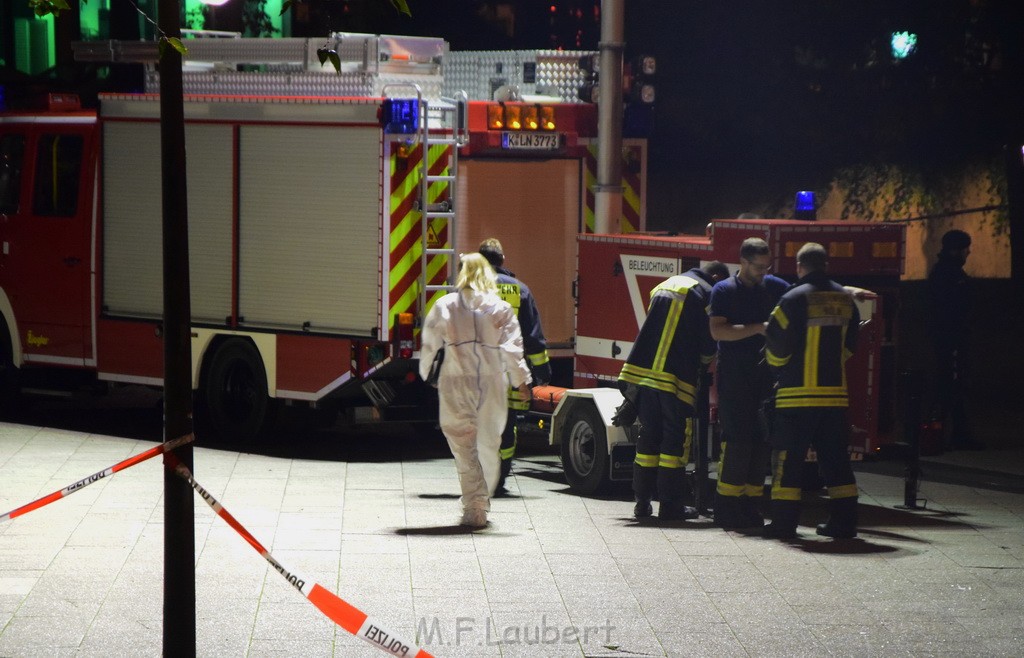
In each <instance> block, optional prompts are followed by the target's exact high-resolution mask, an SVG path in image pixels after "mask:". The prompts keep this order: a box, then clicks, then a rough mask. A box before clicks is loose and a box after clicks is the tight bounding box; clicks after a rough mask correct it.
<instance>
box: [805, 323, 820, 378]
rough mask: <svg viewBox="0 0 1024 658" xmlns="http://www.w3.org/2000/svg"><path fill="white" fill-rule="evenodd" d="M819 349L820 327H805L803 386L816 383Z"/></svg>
mask: <svg viewBox="0 0 1024 658" xmlns="http://www.w3.org/2000/svg"><path fill="white" fill-rule="evenodd" d="M820 349H821V327H807V344H806V346H805V347H804V384H806V385H807V386H816V385H817V383H818V350H820Z"/></svg>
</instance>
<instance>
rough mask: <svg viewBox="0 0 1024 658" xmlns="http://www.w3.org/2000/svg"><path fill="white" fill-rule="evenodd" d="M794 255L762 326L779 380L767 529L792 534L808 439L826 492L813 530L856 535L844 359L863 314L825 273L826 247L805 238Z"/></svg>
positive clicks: (778, 534) (779, 535)
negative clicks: (791, 271) (792, 274)
mask: <svg viewBox="0 0 1024 658" xmlns="http://www.w3.org/2000/svg"><path fill="white" fill-rule="evenodd" d="M796 259H797V275H798V276H799V277H800V280H799V281H797V283H796V285H794V286H793V287H792V288H791V289H790V290H789V291H788V292H787V293H786V294H785V295H783V296H782V299H781V300H780V301H779V305H778V306H777V307H775V310H774V311H772V316H771V320H769V322H768V331H767V334H766V346H765V347H766V355H767V357H768V364H769V365H770V366H771V367H772V370H773V372H774V373H775V375H776V376H777V379H778V382H777V383H778V388H777V390H776V393H775V414H774V422H773V426H772V492H771V501H772V502H771V513H772V522H771V523H770V524H769V525H767V526H766V527H765V536H766V537H772V538H776V539H792V538H794V537H795V536H796V527H797V523H798V520H799V518H800V498H801V494H802V488H801V484H802V483H801V472H802V467H803V463H804V459H805V457H806V454H807V447H808V446H809V445H810V446H814V449H815V451H816V452H817V454H818V466H819V468H820V469H821V476H822V478H823V479H824V480H825V486H827V487H828V495H829V518H828V522H827V523H822V524H820V525H818V528H817V531H818V534H819V535H824V536H827V537H834V538H837V539H843V538H850V537H856V536H857V483H856V481H855V480H854V477H853V469H852V468H851V467H850V456H849V454H848V452H847V449H848V446H849V439H850V436H849V435H850V426H849V422H848V421H847V417H846V408H847V406H848V398H847V391H846V360H847V359H848V358H849V357H850V355H851V354H853V349H854V346H855V345H856V343H857V330H858V327H859V325H860V314H859V313H858V312H857V305H856V303H855V302H854V299H853V296H852V295H851V294H850V293H849V292H848V291H846V290H845V289H844V288H843V287H842V286H840V285H839V284H838V283H835V282H834V281H830V280H829V278H828V276H827V275H826V273H825V269H826V265H827V261H828V254H827V252H826V251H825V248H824V247H822V246H821V245H820V244H817V243H815V242H809V243H807V244H805V245H804V246H803V247H801V248H800V251H799V252H797V256H796Z"/></svg>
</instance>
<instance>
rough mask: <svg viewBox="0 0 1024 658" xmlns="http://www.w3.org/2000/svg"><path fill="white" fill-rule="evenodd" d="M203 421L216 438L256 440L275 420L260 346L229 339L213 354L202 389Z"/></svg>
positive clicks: (212, 437) (214, 438) (245, 341)
mask: <svg viewBox="0 0 1024 658" xmlns="http://www.w3.org/2000/svg"><path fill="white" fill-rule="evenodd" d="M200 401H201V403H202V404H201V407H200V409H201V420H205V421H206V422H205V423H204V424H206V425H207V427H208V430H209V431H210V432H211V434H212V436H211V437H210V438H211V439H213V440H215V441H219V440H224V441H255V440H258V439H260V438H262V436H263V435H264V434H265V432H266V430H267V429H269V427H270V425H271V424H272V422H273V410H274V405H273V400H271V399H270V397H269V395H268V393H267V371H266V368H265V367H264V366H263V359H262V358H260V353H259V351H257V349H256V346H255V345H253V344H252V343H251V342H249V341H248V340H244V339H241V338H229V339H228V340H226V341H224V342H223V343H221V344H220V346H219V347H217V348H216V351H215V352H214V353H213V355H212V356H211V357H210V362H209V366H208V368H207V371H206V376H205V377H204V378H203V385H202V390H201V398H200Z"/></svg>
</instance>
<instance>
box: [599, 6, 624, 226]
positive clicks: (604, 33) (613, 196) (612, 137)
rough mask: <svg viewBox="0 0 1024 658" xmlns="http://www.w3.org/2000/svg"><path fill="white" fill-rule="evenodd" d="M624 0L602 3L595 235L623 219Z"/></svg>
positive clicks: (617, 224) (616, 224)
mask: <svg viewBox="0 0 1024 658" xmlns="http://www.w3.org/2000/svg"><path fill="white" fill-rule="evenodd" d="M624 22H625V9H624V2H623V0H602V2H601V42H600V43H599V44H598V49H599V51H600V67H601V70H600V85H599V87H600V88H599V90H598V106H597V183H596V184H595V186H594V233H612V232H613V231H614V232H617V231H618V227H619V218H620V217H621V216H622V51H623V48H624V46H625V43H624V42H623V34H624V27H623V26H624Z"/></svg>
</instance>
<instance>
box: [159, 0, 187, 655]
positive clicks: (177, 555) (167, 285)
mask: <svg viewBox="0 0 1024 658" xmlns="http://www.w3.org/2000/svg"><path fill="white" fill-rule="evenodd" d="M180 10H181V9H180V4H179V1H178V0H160V2H159V23H160V29H161V30H162V31H163V35H164V36H165V37H168V38H170V37H174V38H180V37H181V24H180V22H179V13H180ZM160 152H161V161H162V166H163V168H162V174H163V275H164V286H163V292H164V323H163V339H164V441H165V442H166V441H170V440H172V439H176V438H178V437H180V436H185V435H188V434H190V433H191V432H192V346H191V340H192V339H191V326H190V323H191V307H190V299H189V278H188V274H189V272H188V270H189V261H188V203H187V195H186V191H187V190H186V185H185V109H184V106H183V101H182V80H181V54H180V53H178V52H177V51H176V50H175V49H174V48H171V47H169V46H168V47H166V48H164V53H163V56H162V57H161V58H160ZM175 455H177V457H178V459H179V460H181V462H182V463H184V464H185V465H186V466H187V467H188V468H189V470H192V471H193V472H194V468H193V463H192V447H191V444H188V445H186V446H184V447H181V448H178V449H177V450H175ZM163 655H165V656H194V655H196V575H195V510H194V508H193V494H192V488H191V487H190V486H189V484H188V482H186V481H185V480H183V479H181V478H179V477H178V476H176V475H175V474H174V472H173V471H172V470H171V469H169V468H166V469H164V627H163Z"/></svg>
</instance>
